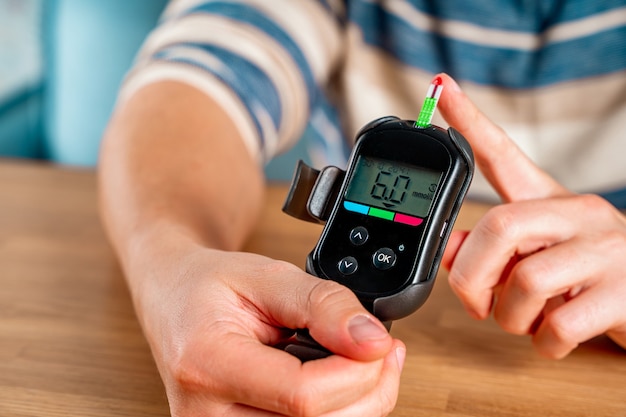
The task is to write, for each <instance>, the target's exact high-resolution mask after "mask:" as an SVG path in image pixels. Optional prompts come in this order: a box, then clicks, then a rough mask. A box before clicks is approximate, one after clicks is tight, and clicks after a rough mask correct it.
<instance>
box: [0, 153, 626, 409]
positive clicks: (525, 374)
mask: <svg viewBox="0 0 626 417" xmlns="http://www.w3.org/2000/svg"><path fill="white" fill-rule="evenodd" d="M285 193H286V188H285V187H284V186H281V185H273V186H270V188H269V192H268V201H267V205H266V208H265V211H264V214H263V218H262V221H261V223H260V225H259V228H258V230H257V232H256V233H255V234H254V235H253V236H252V237H251V239H250V241H249V243H248V245H247V247H246V250H248V251H251V252H258V253H262V254H265V255H267V256H271V257H275V258H279V259H284V260H287V261H290V262H292V263H295V264H297V265H299V266H303V264H304V258H305V256H306V254H307V253H308V251H309V250H310V249H311V248H312V247H313V244H314V243H315V241H316V239H317V236H318V234H319V232H320V231H321V227H320V226H318V225H313V224H307V223H304V222H300V221H297V220H294V219H291V218H289V217H288V216H286V215H284V214H283V213H282V212H281V211H280V207H281V205H282V200H283V198H284V196H285ZM484 210H486V207H484V206H479V205H475V204H466V206H465V207H464V209H463V211H462V214H461V216H460V218H459V221H458V222H457V227H463V228H469V227H471V225H472V224H474V223H475V222H476V221H477V219H478V218H479V217H480V215H481V214H482V213H483V212H484ZM392 333H393V334H394V335H395V336H396V337H399V338H401V339H403V340H404V341H405V342H406V344H407V347H408V352H407V360H406V366H405V370H404V373H403V376H402V385H401V390H400V395H399V399H398V405H397V407H396V410H395V411H394V413H393V414H392V415H393V416H412V417H415V416H430V417H433V416H445V417H469V416H472V417H473V416H476V417H486V416H498V417H503V416H504V417H506V416H533V417H535V416H554V417H557V416H568V417H571V416H581V417H582V416H607V417H608V416H611V417H613V416H625V415H626V395H625V394H626V354H625V353H624V352H623V350H621V349H619V348H618V347H617V346H616V345H614V344H613V343H611V342H610V341H609V340H608V339H607V338H605V337H599V338H597V339H594V340H592V341H590V342H588V343H586V344H584V345H582V346H581V347H579V348H578V349H577V350H576V351H575V352H574V353H572V354H571V355H570V356H568V357H567V358H565V359H563V360H560V361H551V360H547V359H543V358H541V357H539V356H538V355H537V354H536V353H535V352H534V351H533V349H532V346H531V344H530V341H529V339H528V338H527V337H519V336H512V335H507V334H506V333H504V332H503V331H501V330H500V329H498V328H497V326H496V325H495V324H494V322H493V321H492V320H486V321H482V322H481V321H474V320H472V319H471V318H470V317H469V316H468V315H466V314H465V312H464V311H463V309H462V307H461V305H460V303H459V302H458V301H457V299H456V298H455V297H454V295H453V294H452V293H451V291H450V289H449V287H448V285H447V282H446V275H445V272H444V271H442V272H441V273H440V274H439V277H438V279H437V284H436V285H435V289H434V291H433V294H432V295H431V297H430V298H429V300H428V301H427V302H426V305H425V306H424V307H422V308H421V309H420V310H419V311H418V312H416V313H415V314H413V315H412V316H410V317H408V318H406V319H403V320H400V321H398V322H396V323H394V325H393V328H392ZM167 415H169V412H168V407H167V400H166V397H165V394H164V389H163V385H162V383H161V381H160V378H159V375H158V373H157V370H156V367H155V365H154V362H153V360H152V357H151V355H150V351H149V348H148V345H147V343H146V341H145V339H144V337H143V335H142V333H141V329H140V328H139V325H138V323H137V320H136V318H135V315H134V312H133V307H132V304H131V301H130V297H129V295H128V292H127V289H126V285H125V282H124V278H123V276H122V274H121V271H120V269H119V267H118V265H117V262H116V260H115V258H114V256H113V253H112V251H111V249H110V247H109V245H108V244H107V242H106V239H105V236H104V233H103V231H102V228H101V226H100V223H99V219H98V215H97V210H96V181H95V174H94V172H92V171H90V170H80V169H67V168H60V167H55V166H50V165H41V164H34V163H26V162H14V161H0V416H2V417H21V416H43V417H47V416H55V417H56V416H87V417H91V416H109V417H110V416H114V417H115V416H167Z"/></svg>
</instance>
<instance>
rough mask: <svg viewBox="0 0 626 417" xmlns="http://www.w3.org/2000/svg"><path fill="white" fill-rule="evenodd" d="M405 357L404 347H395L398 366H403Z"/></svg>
mask: <svg viewBox="0 0 626 417" xmlns="http://www.w3.org/2000/svg"><path fill="white" fill-rule="evenodd" d="M405 358H406V349H404V348H401V347H399V348H397V349H396V359H397V360H398V368H400V369H402V368H403V367H404V359H405Z"/></svg>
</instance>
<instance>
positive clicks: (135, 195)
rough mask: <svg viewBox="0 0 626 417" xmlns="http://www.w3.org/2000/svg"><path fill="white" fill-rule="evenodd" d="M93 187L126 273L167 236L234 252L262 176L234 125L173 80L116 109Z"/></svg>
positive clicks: (255, 205)
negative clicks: (138, 257) (136, 258)
mask: <svg viewBox="0 0 626 417" xmlns="http://www.w3.org/2000/svg"><path fill="white" fill-rule="evenodd" d="M164 103H166V104H164ZM99 186H100V207H101V213H102V218H103V222H104V225H105V228H106V230H107V233H108V235H109V237H110V239H111V241H112V244H113V246H114V247H115V249H116V251H117V253H118V256H119V257H120V260H121V262H122V264H123V265H124V267H125V268H126V269H127V268H129V266H130V260H131V259H132V258H133V257H134V256H136V255H137V254H136V253H135V252H136V251H137V250H138V249H137V248H141V249H140V250H141V251H149V250H150V246H151V242H155V243H156V241H155V239H166V238H167V237H168V236H178V237H179V238H180V237H182V238H184V239H188V240H189V241H190V242H196V243H198V244H200V245H203V246H208V247H214V248H219V249H228V250H232V249H236V248H238V247H240V246H241V244H242V243H243V241H244V239H245V238H246V236H247V234H248V233H249V232H250V230H251V229H252V227H253V225H254V222H255V220H256V218H257V215H258V212H259V210H260V206H261V201H262V195H263V192H262V191H263V179H262V173H261V170H260V169H259V167H258V165H257V164H256V163H254V162H253V161H252V160H251V156H250V154H249V152H248V151H247V149H246V148H245V146H244V144H243V142H242V140H241V139H240V138H239V136H238V130H237V128H236V126H234V124H233V123H232V122H231V121H230V119H229V118H228V117H227V116H226V115H225V114H224V113H223V111H222V110H221V108H220V107H219V106H217V105H216V104H215V103H214V102H213V101H212V100H211V99H209V98H208V97H207V96H205V95H203V94H202V93H200V92H198V91H197V90H195V89H193V88H192V87H189V86H187V85H184V84H180V83H175V82H161V83H157V84H153V85H150V86H148V87H146V88H144V89H142V90H140V91H138V92H137V93H136V94H135V95H134V96H133V97H132V98H130V99H129V100H128V101H126V102H125V103H123V104H122V105H121V107H120V108H118V109H117V111H116V114H115V115H114V117H113V119H112V120H111V123H110V125H109V128H108V129H107V132H106V134H105V137H104V140H103V146H102V151H101V160H100V166H99ZM151 255H152V256H155V255H157V254H156V253H153V254H151ZM127 273H128V271H127Z"/></svg>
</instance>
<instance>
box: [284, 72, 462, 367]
mask: <svg viewBox="0 0 626 417" xmlns="http://www.w3.org/2000/svg"><path fill="white" fill-rule="evenodd" d="M440 92H441V85H440V84H437V80H435V82H434V83H433V84H431V88H430V90H429V93H428V95H427V97H426V100H425V103H424V107H423V109H422V112H421V114H420V117H419V118H418V120H417V121H416V122H412V121H408V120H400V119H398V118H396V117H383V118H381V119H378V120H375V121H373V122H371V123H369V124H368V125H366V126H365V127H364V128H363V129H362V130H361V131H360V132H359V134H358V135H357V142H356V144H355V147H354V149H353V151H352V154H351V157H350V160H349V163H348V168H347V170H346V171H345V173H344V172H343V171H341V170H340V169H339V168H336V167H327V168H325V169H324V170H322V171H321V172H320V171H316V170H313V169H312V168H310V167H308V166H306V165H304V164H303V163H300V165H299V167H298V170H297V171H296V175H295V177H294V182H293V184H292V189H291V191H290V193H289V196H288V198H287V201H286V203H285V207H284V209H283V210H284V211H285V212H287V213H288V214H291V215H294V216H295V217H298V218H301V219H305V220H310V221H318V222H324V221H326V224H325V226H324V229H323V231H322V234H321V237H320V239H319V241H318V242H317V244H316V246H315V248H314V249H313V251H312V252H311V253H310V254H309V256H308V257H307V262H306V270H307V272H308V273H310V274H312V275H315V276H317V277H320V278H324V279H330V280H333V281H337V282H339V283H341V284H343V285H345V286H347V287H348V288H350V289H351V290H352V291H353V292H354V293H355V294H356V295H357V297H358V298H359V300H360V301H361V303H362V304H363V305H364V306H365V308H366V309H368V310H369V311H370V312H371V313H372V314H374V315H375V316H376V317H377V318H378V319H380V320H381V321H382V322H387V323H390V322H391V321H392V320H396V319H399V318H402V317H405V316H407V315H409V314H411V313H412V312H414V311H415V310H417V309H418V308H419V307H420V306H421V305H422V304H423V303H424V302H425V301H426V299H427V298H428V295H429V294H430V292H431V290H432V287H433V284H434V281H435V276H436V274H437V271H438V269H439V264H440V262H441V258H442V255H443V251H444V249H445V245H446V242H447V239H448V236H449V234H450V232H451V230H452V226H453V224H454V221H455V219H456V216H457V214H458V212H459V209H460V207H461V203H462V202H463V199H464V197H465V194H466V192H467V190H468V188H469V185H470V182H471V179H472V175H473V171H474V159H473V153H472V150H471V148H470V146H469V144H468V143H467V141H466V140H465V138H463V137H462V136H461V134H460V133H459V132H457V131H456V130H454V129H453V128H449V129H448V130H444V129H442V128H440V127H437V126H432V125H430V120H431V117H432V114H433V112H434V109H435V106H436V102H437V99H438V97H439V94H440ZM300 336H301V337H303V336H304V337H303V339H304V340H305V341H306V340H307V337H306V335H304V334H302V333H301V334H300ZM308 343H310V346H309V347H308V348H313V349H314V350H315V349H317V347H316V346H315V345H314V341H312V340H311V339H309V340H308ZM318 350H319V349H318ZM292 351H293V352H294V353H295V354H296V355H297V356H301V357H302V356H306V355H307V352H304V354H302V352H301V351H300V350H299V349H295V350H292ZM326 354H327V353H326ZM323 356H325V355H324V354H323V353H322V354H320V355H318V356H316V357H323ZM310 358H311V357H308V359H310Z"/></svg>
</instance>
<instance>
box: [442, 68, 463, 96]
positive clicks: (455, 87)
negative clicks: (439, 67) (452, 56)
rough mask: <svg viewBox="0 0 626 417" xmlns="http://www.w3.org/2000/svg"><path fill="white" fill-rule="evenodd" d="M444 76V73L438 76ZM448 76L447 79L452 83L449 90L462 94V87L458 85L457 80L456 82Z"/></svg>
mask: <svg viewBox="0 0 626 417" xmlns="http://www.w3.org/2000/svg"><path fill="white" fill-rule="evenodd" d="M443 74H444V73H441V74H439V75H437V77H439V76H441V75H443ZM446 76H447V77H446V78H447V79H448V80H450V81H449V82H448V83H447V85H448V88H450V89H451V90H452V91H454V92H457V93H460V92H461V87H459V85H458V84H457V82H456V80H455V79H454V78H452V77H450V76H449V75H448V74H446Z"/></svg>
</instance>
